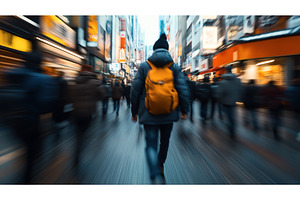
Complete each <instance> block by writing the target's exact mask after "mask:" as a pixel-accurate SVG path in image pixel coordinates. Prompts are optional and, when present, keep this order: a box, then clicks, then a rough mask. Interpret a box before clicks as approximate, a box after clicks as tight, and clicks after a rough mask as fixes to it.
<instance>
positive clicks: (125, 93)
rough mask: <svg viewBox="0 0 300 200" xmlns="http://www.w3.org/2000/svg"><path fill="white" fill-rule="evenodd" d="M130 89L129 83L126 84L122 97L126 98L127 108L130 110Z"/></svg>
mask: <svg viewBox="0 0 300 200" xmlns="http://www.w3.org/2000/svg"><path fill="white" fill-rule="evenodd" d="M130 89H131V83H127V85H126V86H125V89H124V95H125V98H126V103H127V108H130Z"/></svg>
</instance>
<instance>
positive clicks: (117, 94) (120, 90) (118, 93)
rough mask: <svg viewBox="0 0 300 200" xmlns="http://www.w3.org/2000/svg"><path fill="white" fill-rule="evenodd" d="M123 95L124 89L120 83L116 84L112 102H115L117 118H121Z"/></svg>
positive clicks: (113, 88) (113, 89)
mask: <svg viewBox="0 0 300 200" xmlns="http://www.w3.org/2000/svg"><path fill="white" fill-rule="evenodd" d="M122 95H123V87H122V86H121V84H120V82H119V81H116V82H115V85H114V86H113V87H112V100H113V102H114V111H116V114H117V116H119V110H120V99H121V97H122Z"/></svg>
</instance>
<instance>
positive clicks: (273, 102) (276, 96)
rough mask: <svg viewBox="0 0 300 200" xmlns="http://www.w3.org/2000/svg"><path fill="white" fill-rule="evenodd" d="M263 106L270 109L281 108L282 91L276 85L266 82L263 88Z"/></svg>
mask: <svg viewBox="0 0 300 200" xmlns="http://www.w3.org/2000/svg"><path fill="white" fill-rule="evenodd" d="M262 90H263V91H262V92H263V95H264V103H265V106H266V107H267V108H268V109H270V110H279V109H281V106H282V104H281V101H282V100H283V91H282V90H281V89H280V88H279V87H278V86H276V85H270V84H267V85H266V86H265V87H264V88H263V89H262Z"/></svg>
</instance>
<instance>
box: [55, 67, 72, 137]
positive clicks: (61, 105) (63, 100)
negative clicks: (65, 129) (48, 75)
mask: <svg viewBox="0 0 300 200" xmlns="http://www.w3.org/2000/svg"><path fill="white" fill-rule="evenodd" d="M64 74H65V73H64V72H63V71H58V72H57V77H55V79H56V81H57V84H58V100H57V102H56V104H55V107H54V111H53V115H52V119H53V121H54V123H55V125H54V126H55V134H56V140H57V141H58V139H59V138H60V134H61V133H60V132H61V129H62V127H61V124H62V122H64V121H65V120H66V119H67V113H65V111H64V109H65V105H66V104H67V96H66V95H67V93H68V92H67V81H66V80H65V79H64Z"/></svg>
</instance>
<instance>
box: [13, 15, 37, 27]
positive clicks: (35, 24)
mask: <svg viewBox="0 0 300 200" xmlns="http://www.w3.org/2000/svg"><path fill="white" fill-rule="evenodd" d="M17 17H19V18H20V19H23V20H24V21H26V22H28V23H29V24H31V25H33V26H35V27H38V28H39V27H40V25H38V24H37V23H35V22H34V21H32V20H30V19H28V18H27V17H24V16H23V15H17Z"/></svg>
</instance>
